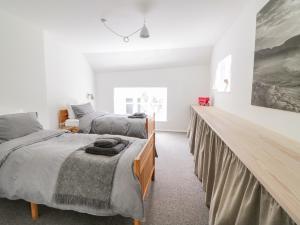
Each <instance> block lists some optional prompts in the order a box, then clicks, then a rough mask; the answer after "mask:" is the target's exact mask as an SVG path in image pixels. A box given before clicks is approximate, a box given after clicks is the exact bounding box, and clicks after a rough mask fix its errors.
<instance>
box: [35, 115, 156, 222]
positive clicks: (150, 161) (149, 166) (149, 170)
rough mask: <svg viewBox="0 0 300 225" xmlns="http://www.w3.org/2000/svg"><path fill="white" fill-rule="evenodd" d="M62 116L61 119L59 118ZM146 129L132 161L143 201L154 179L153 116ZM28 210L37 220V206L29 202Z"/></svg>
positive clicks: (134, 220) (147, 121)
mask: <svg viewBox="0 0 300 225" xmlns="http://www.w3.org/2000/svg"><path fill="white" fill-rule="evenodd" d="M62 114H63V117H61V115H62ZM67 114H68V112H66V110H60V114H59V115H60V116H59V118H60V119H62V120H60V123H61V121H63V118H68V117H65V116H66V115H67ZM65 120H66V119H65ZM65 120H64V121H65ZM63 123H64V122H63ZM146 129H147V132H148V139H147V142H146V144H145V146H144V147H143V150H142V151H141V152H140V153H139V155H138V156H137V157H136V158H135V159H134V165H133V171H134V174H135V176H136V177H137V178H138V180H139V182H140V185H141V190H142V195H143V200H144V199H145V198H146V194H147V190H148V188H149V186H150V184H151V181H154V179H155V156H156V148H155V115H153V118H149V119H147V120H146ZM30 208H31V217H32V219H33V220H37V219H38V217H39V212H38V205H37V204H35V203H32V202H31V203H30ZM133 225H141V221H140V220H137V219H133Z"/></svg>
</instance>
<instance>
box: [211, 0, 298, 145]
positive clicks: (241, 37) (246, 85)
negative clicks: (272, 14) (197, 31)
mask: <svg viewBox="0 0 300 225" xmlns="http://www.w3.org/2000/svg"><path fill="white" fill-rule="evenodd" d="M266 2H267V0H253V1H250V2H249V6H248V7H247V8H246V10H245V11H243V12H242V13H241V15H240V16H239V17H238V18H237V19H236V22H235V23H234V25H233V26H232V27H231V28H230V29H229V30H228V31H227V32H226V33H225V34H224V36H223V37H222V38H221V39H220V40H219V41H218V42H217V44H216V45H215V47H214V50H213V55H212V63H211V78H212V79H211V81H212V82H211V86H212V83H213V81H214V76H215V72H216V68H217V63H218V62H219V61H220V60H222V59H223V58H224V57H225V56H227V55H229V54H231V55H232V85H231V93H214V103H215V106H216V107H219V108H222V109H224V110H226V111H229V112H231V113H234V114H236V115H238V116H241V117H243V118H245V119H248V120H251V121H253V122H255V123H258V124H260V125H262V126H264V127H267V128H269V129H272V130H275V131H276V132H279V133H281V134H283V135H285V136H288V137H290V138H293V139H296V140H298V141H300V114H299V113H293V112H287V111H281V110H275V109H269V108H263V107H257V106H252V105H251V92H252V78H253V65H254V48H255V31H256V13H257V12H258V11H259V10H260V9H261V8H262V7H263V5H264V4H265V3H266Z"/></svg>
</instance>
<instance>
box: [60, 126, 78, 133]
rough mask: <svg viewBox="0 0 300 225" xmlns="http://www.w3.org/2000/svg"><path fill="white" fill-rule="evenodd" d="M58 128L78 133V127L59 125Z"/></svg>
mask: <svg viewBox="0 0 300 225" xmlns="http://www.w3.org/2000/svg"><path fill="white" fill-rule="evenodd" d="M60 129H63V130H68V131H70V132H72V133H78V132H79V127H68V126H62V127H60Z"/></svg>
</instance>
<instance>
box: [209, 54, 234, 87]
mask: <svg viewBox="0 0 300 225" xmlns="http://www.w3.org/2000/svg"><path fill="white" fill-rule="evenodd" d="M231 63H232V56H231V55H228V56H226V57H225V58H224V59H223V60H222V61H220V62H219V63H218V66H217V71H216V78H215V82H214V86H213V89H214V90H217V91H218V92H230V90H231Z"/></svg>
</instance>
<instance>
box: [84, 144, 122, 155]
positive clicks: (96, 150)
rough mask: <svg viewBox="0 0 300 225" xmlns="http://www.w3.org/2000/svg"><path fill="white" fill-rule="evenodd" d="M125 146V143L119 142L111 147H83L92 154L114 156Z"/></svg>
mask: <svg viewBox="0 0 300 225" xmlns="http://www.w3.org/2000/svg"><path fill="white" fill-rule="evenodd" d="M125 147H126V146H125V144H123V143H120V144H117V145H116V146H114V147H112V148H100V147H88V148H86V149H85V152H86V153H90V154H94V155H106V156H114V155H117V154H119V153H120V152H121V151H123V150H124V149H125Z"/></svg>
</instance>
